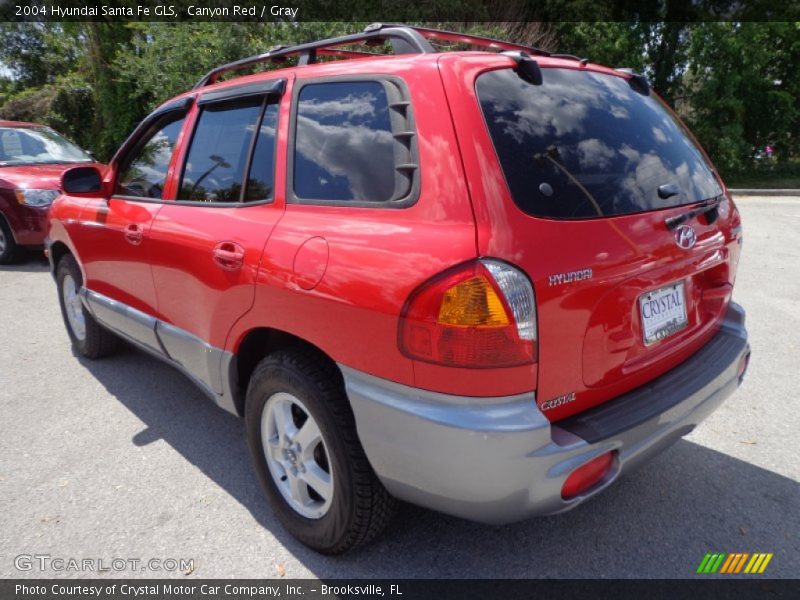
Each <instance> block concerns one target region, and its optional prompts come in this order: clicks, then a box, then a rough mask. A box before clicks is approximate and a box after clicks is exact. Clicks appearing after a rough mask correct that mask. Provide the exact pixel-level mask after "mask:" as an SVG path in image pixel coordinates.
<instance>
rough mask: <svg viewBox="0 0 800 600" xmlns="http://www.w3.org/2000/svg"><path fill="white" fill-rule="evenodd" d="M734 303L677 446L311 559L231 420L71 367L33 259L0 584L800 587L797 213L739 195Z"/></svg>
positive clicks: (15, 394)
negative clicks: (717, 374)
mask: <svg viewBox="0 0 800 600" xmlns="http://www.w3.org/2000/svg"><path fill="white" fill-rule="evenodd" d="M739 206H740V208H741V210H742V213H743V218H744V232H745V233H744V236H745V242H744V256H743V259H742V262H741V265H740V271H739V278H738V282H737V286H736V291H735V299H736V300H737V301H738V302H739V303H741V304H743V305H744V306H745V308H746V309H747V311H748V328H749V330H750V335H751V345H752V348H753V358H752V362H751V366H750V371H749V376H748V378H747V380H746V381H745V383H744V385H743V386H742V388H741V389H740V390H739V391H738V392H737V393H736V394H735V395H734V396H733V397H731V398H730V399H729V400H728V401H727V403H726V404H724V405H723V407H722V408H720V409H719V410H718V411H717V412H716V413H715V414H713V415H712V416H711V417H710V418H709V419H708V420H707V421H706V422H705V423H704V424H703V425H702V426H701V427H699V428H698V429H697V430H695V431H694V432H693V433H692V434H691V435H690V436H689V437H688V438H686V439H683V440H681V441H679V442H678V443H677V444H676V445H675V446H673V447H672V448H671V449H670V450H668V451H667V452H666V453H664V454H662V455H661V456H660V457H659V458H657V459H656V460H655V461H653V462H651V463H649V464H648V465H647V466H645V467H643V468H641V469H640V470H638V471H636V472H634V473H632V474H630V475H629V476H627V477H626V478H624V479H622V480H621V481H619V482H618V484H617V485H615V486H613V487H612V488H611V489H609V490H607V491H606V492H605V493H604V494H602V495H601V496H599V497H598V498H595V499H594V500H593V501H590V502H588V503H586V504H584V505H583V506H581V507H579V508H577V509H576V510H574V511H572V512H569V513H566V514H564V515H560V516H556V517H548V518H541V519H536V520H531V521H527V522H523V523H519V524H516V525H509V526H504V527H499V528H498V527H488V526H483V525H476V524H473V523H469V522H466V521H462V520H459V519H455V518H450V517H445V516H442V515H439V514H436V513H433V512H429V511H426V510H422V509H418V508H414V507H411V506H404V507H403V508H402V509H401V511H400V513H399V515H398V517H397V518H396V519H395V521H394V523H393V525H392V526H391V527H390V529H389V530H388V531H387V532H386V533H385V535H383V537H382V538H380V539H379V540H378V541H377V542H375V543H373V544H372V545H370V546H368V547H366V548H364V549H363V550H361V551H358V552H357V553H353V554H350V555H346V556H343V557H338V558H330V557H324V556H320V555H318V554H316V553H314V552H313V551H311V550H308V549H306V548H305V547H304V546H302V545H300V544H299V543H298V542H296V541H295V540H294V539H293V538H291V537H290V536H289V535H288V534H287V533H286V532H284V531H283V529H282V528H281V526H280V525H279V523H278V522H277V520H276V519H275V518H274V517H273V515H272V514H271V512H270V509H269V507H268V506H267V505H266V502H265V500H264V499H263V498H262V492H261V489H260V487H259V485H258V483H257V481H256V478H255V475H254V474H253V472H252V470H251V466H250V460H249V456H248V453H247V449H246V445H245V439H244V428H243V424H242V423H241V422H240V421H239V420H238V419H237V418H235V417H233V416H230V415H228V414H227V413H225V412H223V411H222V410H220V409H218V408H217V407H215V406H214V405H213V404H212V403H211V402H210V401H208V400H207V399H206V398H205V396H204V395H203V394H202V393H201V392H199V391H198V390H196V389H195V388H194V387H193V386H192V384H190V383H189V381H188V380H187V379H185V378H184V377H183V376H182V375H180V374H179V373H178V372H177V371H174V370H172V369H171V368H170V367H168V366H165V365H163V364H162V363H160V362H158V361H157V360H155V359H153V358H150V357H149V356H147V355H145V354H143V353H141V352H138V351H136V350H133V349H127V350H125V351H124V352H122V353H120V354H119V355H117V356H114V357H111V358H108V359H104V360H101V361H97V362H90V361H84V360H78V359H77V358H76V357H75V356H73V354H72V352H71V350H70V345H69V341H68V338H67V334H66V332H65V330H64V327H63V325H62V322H61V316H60V313H59V309H58V303H57V299H56V291H55V286H54V285H53V281H52V279H51V278H50V276H49V275H48V272H47V266H46V263H44V262H42V261H40V260H38V259H36V258H35V257H31V259H30V260H28V261H27V262H25V263H23V264H19V265H14V266H10V267H0V315H2V327H0V410H1V411H2V415H1V416H0V422H1V423H2V428H1V431H0V532H2V535H0V576H2V577H41V576H46V577H51V576H65V577H80V576H87V575H92V573H81V572H73V571H71V572H61V571H55V570H53V569H52V568H51V569H48V570H45V571H44V572H41V571H39V570H38V568H36V565H34V567H35V568H34V569H33V570H31V571H20V570H18V569H17V568H16V567H15V557H17V556H19V555H33V554H38V555H43V554H44V555H50V556H51V557H54V558H58V557H61V558H78V559H83V558H92V559H103V560H104V561H106V564H108V563H110V561H111V559H113V558H118V557H119V558H124V559H142V560H145V561H146V560H149V559H151V558H155V559H161V560H163V559H167V558H174V559H182V558H183V559H194V570H193V571H192V572H191V573H187V574H184V573H183V572H181V571H180V570H177V571H174V572H171V573H167V572H141V571H138V570H137V571H131V570H127V569H126V570H123V571H121V572H112V573H105V574H104V575H125V576H137V577H143V576H144V577H147V576H150V577H160V576H170V575H174V576H177V577H183V578H187V579H188V578H211V577H280V576H285V577H318V578H349V577H382V578H401V577H403V578H405V577H408V578H417V577H446V578H462V577H463V578H483V577H486V578H518V577H569V578H571V577H606V578H609V577H692V576H693V575H694V571H695V569H696V568H697V565H698V564H699V562H700V560H701V559H702V558H703V556H704V554H705V553H706V552H772V553H774V558H773V559H772V562H771V563H770V565H769V567H768V571H767V573H768V574H769V575H771V576H773V577H798V576H800V483H798V482H800V442H798V432H800V399H798V396H797V395H796V387H797V385H798V383H800V368H799V367H800V360H798V354H799V353H800V310H798V300H799V299H800V198H795V199H790V198H746V199H741V200H740V201H739Z"/></svg>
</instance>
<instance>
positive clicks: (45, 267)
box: [0, 252, 50, 273]
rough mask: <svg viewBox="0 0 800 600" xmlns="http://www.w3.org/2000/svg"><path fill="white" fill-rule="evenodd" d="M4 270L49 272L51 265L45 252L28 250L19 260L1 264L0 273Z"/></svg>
mask: <svg viewBox="0 0 800 600" xmlns="http://www.w3.org/2000/svg"><path fill="white" fill-rule="evenodd" d="M3 271H9V272H16V273H38V272H42V273H47V272H49V271H50V265H49V263H48V262H47V258H45V256H44V254H42V253H41V252H36V253H34V252H28V253H27V254H25V255H23V256H22V258H20V260H19V261H17V262H15V263H13V264H10V265H0V273H2V272H3Z"/></svg>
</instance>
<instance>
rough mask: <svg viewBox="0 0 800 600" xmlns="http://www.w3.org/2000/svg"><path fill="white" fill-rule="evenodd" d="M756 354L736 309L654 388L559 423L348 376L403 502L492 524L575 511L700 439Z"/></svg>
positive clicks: (371, 444) (525, 409)
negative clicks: (572, 477)
mask: <svg viewBox="0 0 800 600" xmlns="http://www.w3.org/2000/svg"><path fill="white" fill-rule="evenodd" d="M749 353H750V347H749V345H748V343H747V331H746V330H745V327H744V310H743V309H742V308H741V307H740V306H738V305H736V304H733V303H732V304H731V306H730V308H729V310H728V313H727V315H726V318H725V321H724V324H723V326H722V328H721V329H720V331H719V333H718V334H717V335H716V336H715V337H714V338H713V339H712V340H711V341H710V342H709V343H708V344H706V346H704V347H703V348H702V349H701V350H700V351H698V352H697V353H696V354H695V355H694V356H692V357H691V358H690V359H689V360H687V361H686V362H684V363H683V364H681V365H679V366H678V367H676V368H675V369H673V370H672V371H669V372H668V373H666V374H665V375H663V376H661V377H659V378H657V379H655V380H653V381H652V382H650V383H649V384H648V385H646V386H643V387H641V388H638V389H636V390H633V391H631V392H629V393H627V394H624V395H622V396H620V397H618V398H615V399H613V400H610V401H609V402H607V403H605V404H603V405H602V406H600V407H597V408H595V409H592V410H590V411H586V412H585V413H582V414H580V415H578V416H576V417H572V418H570V419H566V420H565V421H562V422H559V423H553V424H551V423H550V422H549V421H548V420H547V419H546V418H545V417H544V415H543V414H542V413H541V411H540V410H539V408H538V407H537V405H536V402H535V397H534V394H533V393H530V394H523V395H520V396H514V397H503V398H470V397H456V396H450V395H446V394H438V393H434V392H428V391H425V390H419V389H416V388H411V387H408V386H403V385H400V384H396V383H393V382H389V381H386V380H383V379H378V378H376V377H372V376H370V375H367V374H365V373H362V372H359V371H355V370H353V369H350V368H348V367H344V366H342V372H343V373H344V379H345V385H346V388H347V393H348V396H349V398H350V401H351V404H352V406H353V412H354V414H355V418H356V425H357V427H358V433H359V436H360V438H361V442H362V444H363V446H364V450H365V452H366V454H367V457H368V458H369V460H370V463H371V464H372V466H373V468H374V469H375V472H376V473H377V475H378V477H379V478H380V480H381V481H382V482H383V484H384V486H386V488H387V489H388V490H389V492H390V493H392V494H393V495H395V496H396V497H398V498H400V499H402V500H406V501H408V502H411V503H414V504H418V505H421V506H426V507H428V508H432V509H434V510H438V511H441V512H444V513H448V514H452V515H455V516H459V517H463V518H467V519H471V520H475V521H481V522H485V523H507V522H512V521H516V520H519V519H523V518H526V517H530V516H534V515H546V514H555V513H559V512H563V511H565V510H569V509H571V508H574V507H575V506H577V505H578V504H580V503H581V502H583V501H584V500H586V499H587V498H590V497H591V496H593V495H595V494H597V493H598V492H600V491H601V490H603V489H604V488H606V487H607V486H609V485H610V484H611V483H612V482H613V481H614V480H616V479H617V477H619V476H620V475H621V474H622V473H623V472H625V471H627V470H629V469H631V468H632V467H634V466H635V465H636V464H638V463H641V462H642V461H644V460H646V459H648V458H650V457H652V456H653V455H655V454H657V453H659V452H661V451H662V450H664V449H665V448H666V447H668V446H669V445H671V444H672V443H673V442H674V441H676V440H677V439H678V438H680V437H682V436H684V435H686V434H687V433H689V432H690V431H692V429H694V428H695V427H696V426H697V424H698V423H700V422H701V421H702V420H703V419H705V418H706V417H707V416H708V415H709V414H710V413H711V412H713V411H714V410H715V409H716V408H717V407H718V406H719V405H720V404H721V403H722V402H723V400H725V398H727V397H728V396H729V395H730V394H732V393H733V392H734V391H735V390H736V388H737V387H738V386H739V383H740V379H741V377H740V367H741V366H742V364H743V362H744V361H746V360H747V357H748V356H749ZM610 451H615V452H616V455H615V459H614V464H613V466H612V468H611V470H610V471H609V472H608V473H607V474H606V475H605V477H604V478H603V479H602V480H601V481H599V482H598V483H597V484H595V485H594V486H593V487H592V488H590V489H589V490H587V491H586V492H585V493H584V494H583V495H580V496H578V497H575V498H571V499H569V500H564V499H562V497H561V488H562V486H563V484H564V481H565V480H566V479H567V477H568V476H569V474H570V473H571V472H572V471H574V470H575V469H576V468H577V467H579V466H581V465H583V464H584V463H586V462H588V461H589V460H591V459H593V458H596V457H598V456H600V455H602V454H605V453H607V452H610Z"/></svg>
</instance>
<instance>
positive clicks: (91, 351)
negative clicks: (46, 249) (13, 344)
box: [56, 254, 120, 358]
mask: <svg viewBox="0 0 800 600" xmlns="http://www.w3.org/2000/svg"><path fill="white" fill-rule="evenodd" d="M56 282H57V284H58V302H59V304H60V305H61V316H62V317H63V318H64V325H65V326H66V328H67V333H68V334H69V339H70V340H71V341H72V347H73V348H74V349H75V351H76V352H77V353H78V354H80V355H81V356H85V357H86V358H102V357H103V356H108V355H109V354H112V353H113V352H114V351H115V350H116V349H117V348H118V347H119V342H120V339H119V338H118V337H117V336H115V335H114V334H113V333H111V332H110V331H109V330H108V329H106V328H104V327H103V326H102V325H100V324H99V323H98V322H97V321H95V319H94V317H93V316H92V315H91V314H90V313H89V311H88V310H86V307H85V306H84V305H83V303H82V302H81V299H80V296H79V295H78V291H79V290H80V289H81V287H82V286H83V275H82V274H81V270H80V268H79V267H78V263H77V262H76V261H75V259H74V258H73V257H72V255H70V254H67V255H65V256H64V257H63V258H62V259H61V260H60V261H59V263H58V267H57V268H56Z"/></svg>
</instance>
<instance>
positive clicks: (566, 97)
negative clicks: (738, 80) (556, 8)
mask: <svg viewBox="0 0 800 600" xmlns="http://www.w3.org/2000/svg"><path fill="white" fill-rule="evenodd" d="M542 79H543V83H542V85H532V84H530V83H527V82H525V81H523V80H522V79H520V78H519V77H518V76H517V75H516V73H515V72H514V71H513V70H511V69H502V70H497V71H490V72H488V73H484V74H483V75H481V76H480V77H478V80H477V83H476V91H477V94H478V99H479V102H480V105H481V109H482V111H483V114H484V117H485V120H486V124H487V127H488V130H489V134H490V136H491V138H492V141H493V143H494V147H495V150H496V152H497V156H498V158H499V160H500V164H501V166H502V168H503V172H504V174H505V177H506V181H507V183H508V187H509V190H510V192H511V196H512V198H513V199H514V202H515V203H516V204H517V206H519V208H520V209H522V210H523V211H524V212H526V213H528V214H530V215H533V216H538V217H547V218H555V219H588V218H599V217H610V216H617V215H625V214H631V213H637V212H643V211H650V210H658V209H663V208H669V207H673V206H679V205H682V204H690V203H693V202H698V201H701V200H705V199H708V198H713V197H715V196H718V195H719V194H721V193H722V190H721V189H720V186H719V184H718V182H717V180H716V178H715V176H714V174H713V172H712V170H711V168H710V166H709V165H708V164H707V163H706V161H705V159H704V157H703V155H702V153H701V152H700V150H699V149H698V148H697V147H696V146H695V145H694V143H693V142H692V141H691V139H690V138H689V137H688V136H687V132H686V131H685V129H684V127H683V125H682V124H680V122H678V121H677V120H676V119H675V118H674V117H673V116H672V115H671V114H670V112H669V111H667V110H666V109H665V107H664V106H663V105H662V103H661V102H660V101H659V100H658V99H657V98H655V96H654V95H652V94H651V95H649V96H644V95H642V94H640V93H638V92H636V91H634V90H633V89H632V88H631V87H630V86H629V85H628V83H627V81H626V80H625V79H624V78H622V77H617V76H614V75H606V74H601V73H596V72H592V71H586V70H574V69H552V68H546V69H542ZM667 184H676V185H677V186H678V188H679V190H680V192H679V193H678V194H677V195H673V196H670V197H668V198H662V197H660V195H659V187H660V186H663V185H667Z"/></svg>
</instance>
